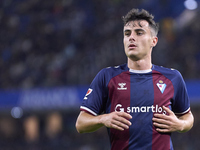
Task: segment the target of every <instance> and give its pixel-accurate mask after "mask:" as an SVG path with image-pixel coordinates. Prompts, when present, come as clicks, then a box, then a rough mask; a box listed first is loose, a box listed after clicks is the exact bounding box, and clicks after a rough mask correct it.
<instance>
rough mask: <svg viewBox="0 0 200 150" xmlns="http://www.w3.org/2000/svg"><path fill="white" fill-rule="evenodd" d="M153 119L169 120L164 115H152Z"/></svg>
mask: <svg viewBox="0 0 200 150" xmlns="http://www.w3.org/2000/svg"><path fill="white" fill-rule="evenodd" d="M154 118H160V119H164V120H169V116H167V115H164V114H154Z"/></svg>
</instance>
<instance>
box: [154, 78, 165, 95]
mask: <svg viewBox="0 0 200 150" xmlns="http://www.w3.org/2000/svg"><path fill="white" fill-rule="evenodd" d="M156 85H157V86H158V88H159V90H160V91H161V93H163V92H164V91H165V88H166V86H167V85H166V84H165V83H164V82H163V81H162V80H159V82H158V83H157V84H156Z"/></svg>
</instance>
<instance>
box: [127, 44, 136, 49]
mask: <svg viewBox="0 0 200 150" xmlns="http://www.w3.org/2000/svg"><path fill="white" fill-rule="evenodd" d="M135 47H137V46H136V45H135V44H129V46H128V48H135Z"/></svg>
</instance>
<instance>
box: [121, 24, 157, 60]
mask: <svg viewBox="0 0 200 150" xmlns="http://www.w3.org/2000/svg"><path fill="white" fill-rule="evenodd" d="M157 40H158V39H157V37H156V36H153V34H152V32H151V29H150V27H149V23H148V22H147V21H146V20H136V21H130V22H128V23H127V24H126V25H125V26H124V49H125V53H126V56H127V57H128V58H130V59H131V60H134V61H137V60H141V59H145V58H147V57H151V51H152V48H153V47H154V46H155V45H156V44H157Z"/></svg>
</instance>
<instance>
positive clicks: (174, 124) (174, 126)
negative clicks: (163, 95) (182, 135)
mask: <svg viewBox="0 0 200 150" xmlns="http://www.w3.org/2000/svg"><path fill="white" fill-rule="evenodd" d="M163 109H164V110H165V111H166V112H167V113H168V115H164V114H154V117H153V119H152V120H153V125H154V126H155V127H156V130H157V131H158V132H162V133H166V132H175V131H180V132H181V131H182V130H183V129H182V128H183V127H182V126H183V124H184V121H183V120H180V119H178V118H177V116H176V115H175V114H174V112H172V111H171V110H170V109H169V108H167V107H165V106H163Z"/></svg>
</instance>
